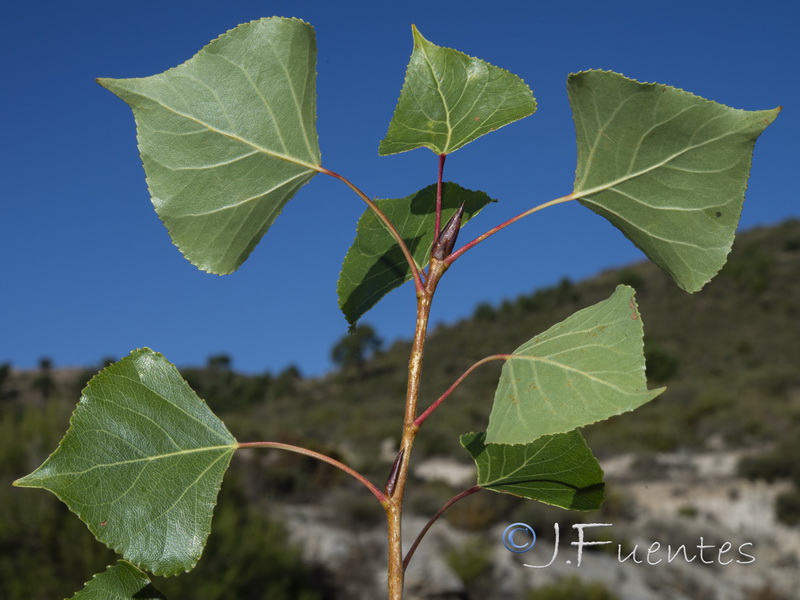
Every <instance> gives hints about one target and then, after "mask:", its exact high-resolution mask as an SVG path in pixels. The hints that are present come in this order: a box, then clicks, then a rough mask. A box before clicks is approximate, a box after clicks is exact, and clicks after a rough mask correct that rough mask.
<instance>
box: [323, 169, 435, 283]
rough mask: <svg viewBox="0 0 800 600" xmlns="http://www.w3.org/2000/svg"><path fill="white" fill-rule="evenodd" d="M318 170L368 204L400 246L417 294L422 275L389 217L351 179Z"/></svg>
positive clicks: (327, 170) (329, 171)
mask: <svg viewBox="0 0 800 600" xmlns="http://www.w3.org/2000/svg"><path fill="white" fill-rule="evenodd" d="M319 172H320V173H324V174H325V175H330V176H331V177H333V178H335V179H338V180H339V181H341V182H342V183H344V184H345V185H346V186H347V187H349V188H350V189H351V190H353V191H354V192H355V193H356V195H357V196H358V197H359V198H361V199H362V200H363V201H364V202H365V203H366V204H367V206H369V208H370V210H372V212H374V213H375V216H377V217H378V219H380V221H381V223H383V225H384V226H385V227H386V229H387V230H388V231H389V233H390V234H391V235H392V237H393V238H394V239H395V241H396V242H397V244H398V246H400V250H401V252H402V253H403V256H404V257H405V259H406V262H407V263H408V267H409V268H410V269H411V275H412V277H413V278H414V287H415V288H416V289H417V295H419V294H420V293H421V292H422V291H423V290H424V289H425V283H424V281H423V275H422V273H420V270H419V268H417V263H416V262H415V261H414V257H413V256H412V255H411V251H410V250H409V249H408V246H407V245H406V243H405V240H403V236H401V235H400V233H399V232H398V231H397V228H396V227H395V226H394V223H392V222H391V220H390V219H389V217H387V216H386V214H385V213H384V212H383V211H382V210H381V209H380V208H379V207H378V205H377V204H376V203H375V201H374V200H372V199H371V198H370V197H369V196H367V195H366V194H365V193H364V192H362V191H361V190H360V189H359V188H358V187H357V186H356V185H355V184H354V183H353V182H352V181H350V180H349V179H347V178H346V177H344V176H343V175H340V174H339V173H335V172H333V171H331V170H329V169H326V168H325V167H319Z"/></svg>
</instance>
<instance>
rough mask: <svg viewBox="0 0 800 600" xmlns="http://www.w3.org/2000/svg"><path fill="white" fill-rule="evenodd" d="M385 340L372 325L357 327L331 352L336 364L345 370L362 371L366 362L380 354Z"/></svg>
mask: <svg viewBox="0 0 800 600" xmlns="http://www.w3.org/2000/svg"><path fill="white" fill-rule="evenodd" d="M382 345H383V340H382V339H381V338H379V337H378V334H377V332H376V331H375V330H374V329H373V328H372V326H371V325H365V324H362V325H356V326H355V327H353V329H352V331H350V332H349V333H348V334H347V335H346V336H344V337H343V338H342V339H340V340H339V341H338V342H336V344H335V345H334V346H333V349H332V350H331V359H332V360H333V362H334V364H336V365H338V366H340V367H341V368H343V369H349V368H356V369H359V370H360V369H361V368H362V367H363V366H364V361H366V360H367V358H369V357H371V356H372V355H373V354H374V353H376V352H378V351H379V350H380V349H381V346H382Z"/></svg>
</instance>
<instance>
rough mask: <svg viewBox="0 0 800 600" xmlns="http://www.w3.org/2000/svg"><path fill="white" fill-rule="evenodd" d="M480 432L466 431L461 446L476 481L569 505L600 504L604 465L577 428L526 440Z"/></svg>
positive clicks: (488, 487) (593, 507)
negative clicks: (490, 438)
mask: <svg viewBox="0 0 800 600" xmlns="http://www.w3.org/2000/svg"><path fill="white" fill-rule="evenodd" d="M485 439H486V434H485V433H465V434H464V435H462V436H461V445H462V446H464V448H466V450H467V452H469V453H470V455H472V458H473V459H474V460H475V465H476V466H477V467H478V485H479V486H480V487H482V488H483V489H486V490H492V491H495V492H503V493H505V494H513V495H514V496H521V497H523V498H530V499H532V500H538V501H540V502H544V503H546V504H553V505H555V506H560V507H561V508H569V509H572V510H596V509H598V508H600V506H601V505H602V504H603V489H604V487H605V484H604V483H603V470H602V469H601V468H600V465H599V464H598V462H597V460H596V459H595V457H594V456H592V452H591V450H589V447H588V446H587V445H586V442H585V441H584V439H583V436H582V435H581V434H580V433H579V432H577V431H570V432H569V433H559V434H556V435H547V436H544V437H540V438H539V439H538V440H536V441H534V442H531V443H530V444H525V445H521V444H486V443H485Z"/></svg>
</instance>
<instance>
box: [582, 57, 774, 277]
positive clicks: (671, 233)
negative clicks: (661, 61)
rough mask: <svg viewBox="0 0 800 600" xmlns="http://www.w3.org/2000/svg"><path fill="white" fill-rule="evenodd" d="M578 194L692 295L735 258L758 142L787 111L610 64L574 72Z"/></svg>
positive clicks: (584, 202)
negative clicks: (649, 79) (701, 92)
mask: <svg viewBox="0 0 800 600" xmlns="http://www.w3.org/2000/svg"><path fill="white" fill-rule="evenodd" d="M567 91H568V93H569V100H570V104H571V106H572V112H573V116H574V119H575V128H576V129H577V135H578V169H577V172H576V174H575V190H574V192H573V194H574V195H575V196H577V197H579V198H580V199H581V204H583V205H585V206H587V207H589V208H590V209H592V210H593V211H595V212H596V213H598V214H600V215H602V216H604V217H605V218H607V219H608V220H609V221H611V223H613V224H614V225H615V226H616V227H618V228H619V229H620V230H621V231H622V232H623V233H624V234H625V235H626V236H627V237H628V238H629V239H630V240H631V241H632V242H633V243H634V244H636V246H637V247H639V248H640V249H641V250H642V252H644V253H645V254H646V255H647V256H648V257H649V258H650V260H652V261H653V262H654V263H656V264H657V265H658V266H660V267H661V268H662V269H664V270H665V271H667V272H668V273H669V274H670V275H671V276H672V278H673V279H674V280H675V282H676V283H677V284H678V285H679V286H680V287H681V288H682V289H684V290H686V291H688V292H696V291H698V290H699V289H701V288H702V287H703V286H704V285H705V284H706V283H707V282H708V281H709V280H710V279H711V278H712V277H713V276H714V275H716V274H717V273H718V272H719V270H720V269H721V268H722V266H723V265H724V264H725V261H726V260H727V256H728V252H730V249H731V244H732V243H733V236H734V233H735V231H736V226H737V224H738V223H739V215H740V213H741V211H742V203H743V202H744V192H745V189H746V188H747V178H748V176H749V174H750V163H751V160H752V154H753V146H754V145H755V142H756V139H757V138H758V136H759V135H760V134H761V132H762V131H764V129H765V128H766V127H767V126H768V125H769V124H770V123H772V121H774V120H775V118H776V117H777V116H778V113H779V112H780V109H779V108H778V109H775V110H762V111H744V110H737V109H733V108H730V107H728V106H724V105H722V104H718V103H716V102H711V101H708V100H705V99H703V98H700V97H698V96H695V95H693V94H690V93H688V92H685V91H683V90H679V89H677V88H674V87H670V86H666V85H661V84H655V83H639V82H638V81H634V80H633V79H628V78H627V77H623V76H622V75H619V74H618V73H612V72H609V71H584V72H582V73H578V74H574V75H570V76H569V79H568V81H567Z"/></svg>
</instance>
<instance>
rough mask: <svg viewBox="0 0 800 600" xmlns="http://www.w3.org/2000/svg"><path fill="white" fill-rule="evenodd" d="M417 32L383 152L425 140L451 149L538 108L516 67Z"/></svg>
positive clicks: (418, 144) (439, 148)
mask: <svg viewBox="0 0 800 600" xmlns="http://www.w3.org/2000/svg"><path fill="white" fill-rule="evenodd" d="M412 32H413V35H414V51H413V52H412V54H411V60H410V61H409V63H408V69H407V70H406V79H405V82H404V83H403V88H402V90H401V91H400V99H399V100H398V102H397V108H396V109H395V112H394V116H393V117H392V121H391V122H390V123H389V131H388V132H387V133H386V137H385V138H384V139H383V141H381V144H380V148H379V149H378V153H379V154H381V155H382V156H385V155H387V154H397V153H398V152H405V151H407V150H413V149H414V148H421V147H423V146H424V147H427V148H430V149H431V150H433V151H434V152H436V153H437V154H450V153H451V152H455V151H456V150H458V149H459V148H461V147H462V146H464V145H466V144H468V143H469V142H471V141H473V140H474V139H476V138H478V137H480V136H482V135H484V134H486V133H489V132H490V131H494V130H495V129H499V128H500V127H503V126H504V125H508V124H509V123H513V122H514V121H518V120H519V119H522V118H524V117H527V116H528V115H531V114H533V113H534V111H535V110H536V100H534V99H533V92H531V90H530V88H529V87H528V86H527V85H526V84H525V82H524V81H522V79H520V78H519V77H517V76H516V75H514V74H513V73H509V72H508V71H506V70H504V69H500V68H498V67H495V66H494V65H490V64H489V63H487V62H484V61H482V60H480V59H477V58H472V57H471V56H467V55H466V54H463V53H462V52H458V51H457V50H451V49H450V48H442V47H441V46H437V45H436V44H432V43H431V42H429V41H428V40H426V39H425V38H424V37H422V34H421V33H420V32H419V31H418V30H417V28H416V27H413V26H412Z"/></svg>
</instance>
